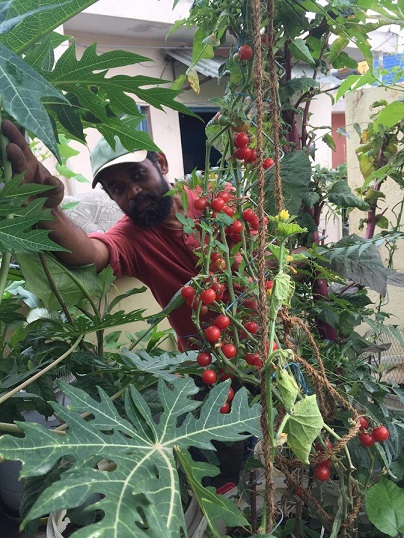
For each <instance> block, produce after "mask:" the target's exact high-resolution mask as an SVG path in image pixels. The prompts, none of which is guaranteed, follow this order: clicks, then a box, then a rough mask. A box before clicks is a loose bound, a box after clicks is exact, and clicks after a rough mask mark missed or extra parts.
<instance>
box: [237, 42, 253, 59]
mask: <svg viewBox="0 0 404 538" xmlns="http://www.w3.org/2000/svg"><path fill="white" fill-rule="evenodd" d="M252 55H253V50H252V48H251V47H250V45H241V47H240V48H239V49H238V56H239V58H240V60H250V59H251V58H252Z"/></svg>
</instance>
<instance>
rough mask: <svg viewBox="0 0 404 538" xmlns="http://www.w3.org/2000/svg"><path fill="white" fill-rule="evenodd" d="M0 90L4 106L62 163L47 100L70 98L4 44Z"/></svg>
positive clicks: (1, 54) (0, 46)
mask: <svg viewBox="0 0 404 538" xmlns="http://www.w3.org/2000/svg"><path fill="white" fill-rule="evenodd" d="M0 86H1V88H2V91H1V99H2V106H3V107H4V109H5V111H6V112H7V113H8V114H9V115H10V116H11V117H12V118H14V119H15V120H16V122H17V123H19V124H20V125H21V126H22V127H24V128H25V129H27V130H28V131H30V132H31V133H32V134H33V135H34V136H36V137H38V138H39V139H40V140H42V142H43V143H44V144H45V145H46V146H47V147H48V148H49V149H50V151H51V152H52V153H53V154H54V155H55V156H56V157H57V158H58V159H59V160H60V156H59V150H58V147H57V141H56V138H55V136H54V134H53V128H52V124H51V121H50V119H49V116H48V114H47V112H46V110H45V107H44V105H43V104H42V99H43V98H44V97H53V98H54V99H56V100H57V101H61V102H63V101H65V102H67V100H66V98H65V97H64V96H63V95H62V94H61V93H59V91H58V90H56V88H54V87H53V86H52V85H51V84H49V82H48V81H47V80H45V79H44V78H43V77H42V76H41V75H40V74H39V73H37V72H36V71H35V70H34V69H32V67H30V66H29V65H28V64H27V63H26V62H24V60H22V59H21V58H20V57H19V56H17V55H16V54H14V53H13V52H11V50H9V49H7V48H6V47H4V45H1V44H0Z"/></svg>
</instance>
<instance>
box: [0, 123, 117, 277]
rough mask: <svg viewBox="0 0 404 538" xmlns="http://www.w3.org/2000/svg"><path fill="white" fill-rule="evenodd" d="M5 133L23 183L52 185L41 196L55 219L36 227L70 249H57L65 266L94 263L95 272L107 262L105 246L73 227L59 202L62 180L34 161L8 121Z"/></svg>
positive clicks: (9, 152) (14, 170) (5, 124)
mask: <svg viewBox="0 0 404 538" xmlns="http://www.w3.org/2000/svg"><path fill="white" fill-rule="evenodd" d="M1 128H2V131H3V133H4V135H5V136H6V137H7V138H8V139H9V141H10V143H9V144H8V146H7V155H8V158H9V159H10V162H11V166H12V169H13V174H14V175H18V174H24V182H25V183H38V184H40V185H49V186H52V187H53V188H52V189H51V190H49V191H47V192H45V193H43V194H42V196H44V197H46V198H47V200H46V202H45V206H46V207H48V208H50V210H51V212H52V216H53V218H54V219H55V220H52V221H42V222H40V223H39V224H38V226H39V227H40V228H42V229H46V230H50V233H49V237H50V238H51V239H52V240H53V241H55V243H57V244H58V245H61V246H62V247H64V248H66V249H67V250H69V251H70V252H57V253H55V254H56V255H57V257H58V258H59V259H60V260H61V261H62V262H63V263H66V264H68V265H87V264H90V263H93V264H95V266H96V268H97V271H101V270H102V269H104V267H106V266H107V265H108V262H109V251H108V247H107V246H106V245H105V244H104V243H102V242H101V241H99V240H98V239H90V238H89V237H87V235H86V233H85V232H83V230H81V229H80V228H79V227H78V226H76V225H75V224H74V223H73V222H72V221H71V220H70V219H69V218H68V217H67V216H66V215H65V213H64V212H63V210H62V209H61V207H60V203H61V202H62V200H63V196H64V185H63V183H62V182H61V181H60V180H59V179H58V178H56V177H55V176H52V175H51V174H50V172H49V171H48V170H47V169H46V168H45V167H44V166H43V165H42V164H41V163H40V162H39V161H38V160H37V158H36V157H35V156H34V155H33V153H32V152H31V149H30V147H29V145H28V143H27V141H26V140H25V138H24V136H23V135H22V134H21V133H20V131H19V130H18V129H17V127H16V126H15V125H14V124H13V123H12V122H11V121H9V120H4V121H3V122H2V124H1Z"/></svg>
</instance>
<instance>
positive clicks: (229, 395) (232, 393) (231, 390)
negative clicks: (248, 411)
mask: <svg viewBox="0 0 404 538" xmlns="http://www.w3.org/2000/svg"><path fill="white" fill-rule="evenodd" d="M233 398H234V390H233V388H232V387H230V388H229V393H228V395H227V401H228V402H230V401H231V400H232V399H233Z"/></svg>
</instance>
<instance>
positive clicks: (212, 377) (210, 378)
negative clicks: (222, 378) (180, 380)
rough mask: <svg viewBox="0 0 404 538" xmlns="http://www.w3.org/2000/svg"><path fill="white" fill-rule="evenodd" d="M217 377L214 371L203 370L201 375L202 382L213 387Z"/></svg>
mask: <svg viewBox="0 0 404 538" xmlns="http://www.w3.org/2000/svg"><path fill="white" fill-rule="evenodd" d="M216 379H217V375H216V372H215V371H214V370H205V371H204V372H203V374H202V381H203V382H204V383H205V384H206V385H213V383H216Z"/></svg>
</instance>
